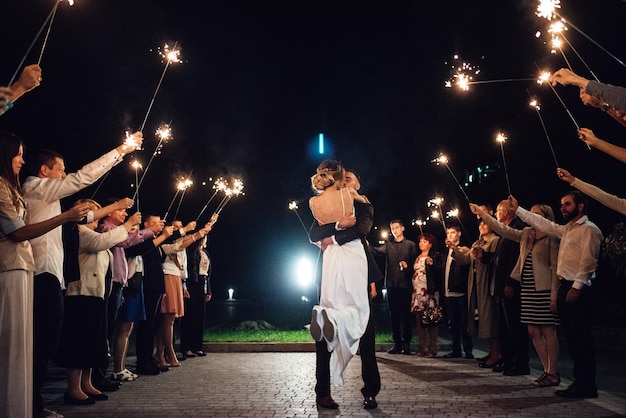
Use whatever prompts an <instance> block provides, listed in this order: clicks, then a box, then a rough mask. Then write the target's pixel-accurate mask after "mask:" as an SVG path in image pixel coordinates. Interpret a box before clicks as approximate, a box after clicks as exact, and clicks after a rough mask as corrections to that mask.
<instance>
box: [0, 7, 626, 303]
mask: <svg viewBox="0 0 626 418" xmlns="http://www.w3.org/2000/svg"><path fill="white" fill-rule="evenodd" d="M537 3H538V2H537V1H502V0H500V1H478V2H468V1H462V0H455V1H436V2H422V1H402V2H400V1H385V2H382V1H379V2H345V1H333V2H319V1H318V2H312V1H267V2H260V1H236V0H234V1H233V0H223V1H184V0H183V1H177V2H174V1H161V0H132V1H128V0H126V1H122V0H106V1H105V0H76V5H74V6H73V7H69V6H68V4H67V3H66V2H63V3H61V5H60V7H59V10H58V13H57V16H56V19H55V21H54V25H53V27H52V31H51V33H50V38H49V41H48V45H47V47H46V49H45V52H44V55H43V61H42V63H41V66H42V68H43V83H42V85H41V86H40V87H39V88H37V89H36V90H35V91H33V92H31V93H28V94H27V95H26V96H24V97H23V98H22V99H20V100H19V101H18V102H17V103H16V105H15V107H14V109H12V110H11V111H10V112H8V113H7V114H5V115H3V116H2V117H0V129H5V130H11V131H13V132H15V133H17V134H18V135H19V136H20V137H21V138H22V139H23V140H24V141H25V143H26V145H27V149H26V156H25V157H26V160H27V161H28V159H29V158H28V157H29V153H31V152H33V151H35V150H36V149H38V148H40V147H46V148H52V149H55V150H57V151H59V152H61V153H62V154H63V155H64V157H65V159H66V166H67V169H68V172H71V171H74V170H76V169H78V168H80V166H82V165H83V164H85V163H87V162H89V161H91V160H92V159H94V158H96V157H98V156H99V155H101V154H102V153H104V152H106V151H108V150H110V149H112V148H114V147H115V146H117V145H118V144H119V143H120V142H121V140H122V138H123V136H124V131H125V130H127V129H130V130H134V129H138V128H139V126H140V125H141V122H142V121H143V118H144V116H145V114H146V111H147V108H148V105H149V103H150V99H151V98H152V95H153V93H154V90H155V88H156V85H157V82H158V80H159V77H160V76H161V73H162V71H163V68H164V64H163V62H162V61H161V59H160V57H159V56H158V54H157V52H156V49H157V47H159V46H162V45H163V44H164V43H170V44H171V45H172V44H174V43H175V42H177V43H178V45H179V47H180V49H181V54H182V58H183V60H184V62H183V63H181V64H175V65H174V64H173V65H172V66H170V67H169V68H168V71H167V74H166V76H165V78H164V81H163V84H162V87H161V89H160V91H159V94H158V96H157V98H156V100H155V103H154V107H153V109H152V111H151V113H150V117H149V119H148V121H147V124H146V127H145V129H144V137H145V142H144V144H145V147H144V148H145V150H144V151H142V152H138V153H136V156H137V157H138V158H139V159H140V160H141V161H142V163H143V164H144V165H145V164H146V163H147V161H148V160H149V158H150V155H151V153H152V151H153V150H154V148H155V146H156V143H157V140H156V138H155V136H154V135H153V132H154V131H155V130H156V128H157V127H158V125H159V124H161V123H166V122H169V121H172V129H173V131H174V139H173V141H172V142H171V143H167V144H165V145H164V147H163V151H162V154H161V155H158V156H157V157H156V158H155V160H154V161H153V163H152V166H151V167H150V171H149V172H148V175H147V176H146V180H145V182H144V184H143V185H142V187H141V189H140V209H141V211H142V212H143V213H146V212H149V211H156V212H157V213H161V214H164V212H165V210H166V208H167V206H168V204H169V202H170V201H171V199H172V197H173V196H174V193H175V181H176V178H177V177H179V176H182V175H186V174H188V173H189V172H190V171H191V170H193V172H192V178H193V180H194V186H193V187H192V188H190V189H189V190H188V192H187V193H186V195H185V199H184V201H183V203H182V206H181V211H180V215H181V217H182V219H183V220H184V221H187V220H192V219H194V218H195V217H196V216H197V214H198V213H199V211H200V209H201V208H202V206H203V205H204V203H205V202H206V200H207V199H208V197H209V196H210V195H211V194H212V190H211V189H210V186H211V184H212V183H208V186H204V187H203V186H201V183H202V181H206V180H207V179H208V178H209V177H212V178H214V179H215V178H217V177H219V176H224V177H227V178H233V177H240V178H242V180H243V181H244V184H245V190H244V191H245V196H241V197H239V198H237V199H233V200H232V201H231V202H230V203H229V204H228V206H226V209H225V210H224V211H223V213H222V216H221V218H220V220H219V222H218V223H217V224H216V226H215V229H214V231H213V232H211V235H210V251H211V255H212V258H213V267H214V270H213V276H212V284H213V288H214V294H215V295H216V298H218V299H223V298H225V297H226V289H227V288H229V287H233V288H235V292H236V294H235V296H236V297H238V298H245V299H259V298H275V297H278V296H279V295H285V294H286V295H288V296H289V297H292V296H296V295H297V294H299V293H298V292H300V290H299V289H297V287H296V286H295V285H294V284H293V281H294V280H293V279H294V274H293V273H292V265H293V264H294V263H295V260H296V259H297V258H298V257H299V256H301V255H303V254H306V255H308V256H311V257H313V258H315V257H316V254H317V252H316V248H315V247H313V246H312V245H310V244H309V243H308V241H307V237H306V236H305V234H304V231H303V229H302V226H301V225H300V223H299V221H298V218H297V217H296V215H295V214H294V213H292V212H290V211H289V209H288V203H289V202H290V201H292V200H297V201H299V206H300V208H299V214H300V215H301V217H302V219H303V220H304V222H305V224H306V225H307V227H308V226H309V225H310V223H311V222H312V217H311V214H310V212H309V210H308V204H307V199H308V197H309V196H310V195H311V189H310V182H309V177H310V176H311V175H312V174H313V173H314V170H315V167H316V166H317V164H318V163H319V161H321V160H322V159H324V158H330V157H332V158H337V159H340V160H341V161H343V162H344V163H345V165H347V166H349V167H352V168H353V169H355V170H356V171H357V172H358V173H359V174H360V175H361V177H362V183H363V189H362V192H363V193H365V194H367V195H368V197H369V198H370V200H371V201H372V202H373V203H374V206H375V208H376V216H375V222H376V225H378V226H379V227H381V228H384V227H385V225H386V224H387V223H388V221H389V220H391V219H394V218H400V219H403V220H404V221H405V222H406V224H407V231H406V233H407V236H408V237H409V238H410V239H415V238H416V236H417V233H418V230H417V229H416V228H414V227H411V226H410V223H411V220H412V219H415V218H418V217H422V218H425V217H426V216H427V215H428V214H429V210H428V208H427V207H426V202H427V201H428V199H430V198H432V197H434V196H435V195H441V196H443V197H444V198H445V199H446V201H447V202H449V204H450V207H451V206H457V207H459V208H460V209H461V211H462V214H463V215H462V220H463V223H464V225H465V227H466V228H467V229H468V230H469V231H470V234H471V235H472V237H471V238H472V240H473V239H474V238H475V235H474V234H475V232H474V231H475V229H476V228H475V221H474V220H473V218H472V216H471V214H469V209H468V208H467V203H466V202H465V200H464V198H463V196H462V194H461V193H460V192H459V190H458V188H457V186H456V184H455V183H454V180H453V179H452V177H451V176H450V175H449V173H448V172H447V170H446V169H445V167H441V166H439V167H438V166H436V165H435V164H432V163H431V160H432V159H433V158H435V157H436V156H437V155H438V153H439V152H444V153H445V154H446V155H447V156H448V158H449V160H450V167H451V169H452V170H453V171H454V172H455V174H456V175H457V177H458V178H459V179H461V180H463V179H464V178H465V174H464V173H465V172H466V171H467V170H470V169H472V168H474V167H476V166H484V165H488V164H490V165H496V164H499V165H502V156H501V152H500V148H499V146H498V144H497V143H496V142H495V139H494V138H495V134H496V132H497V131H498V130H502V131H503V132H505V133H506V134H507V136H508V141H507V143H506V144H505V145H504V147H505V148H504V149H505V156H506V162H507V165H508V172H509V177H510V183H511V189H512V192H513V194H514V195H515V196H516V197H518V198H519V200H520V202H521V204H522V205H523V206H525V207H529V206H530V205H532V204H533V203H536V202H545V203H548V204H550V205H551V206H552V207H553V208H555V210H556V209H558V200H559V197H560V195H561V194H562V193H563V192H564V191H566V190H567V189H568V187H567V185H566V184H565V183H563V182H560V181H559V180H558V179H557V178H556V175H555V168H556V167H555V164H554V160H553V158H552V154H551V153H550V150H549V147H548V143H547V141H546V138H545V135H544V133H543V130H542V128H541V125H540V123H539V119H538V117H537V115H536V112H535V111H534V110H533V109H532V108H530V107H529V106H528V102H529V98H528V97H529V96H528V95H529V93H530V94H536V95H537V96H538V98H539V99H540V101H541V105H542V110H541V112H542V116H543V118H544V121H545V123H546V127H547V130H548V133H549V135H550V138H551V140H552V144H553V146H554V149H555V153H556V157H557V159H558V161H559V164H560V165H561V166H562V167H564V168H567V169H568V170H570V171H571V172H572V173H573V174H574V175H576V176H578V177H580V178H582V179H583V180H586V181H589V182H591V183H593V184H597V185H598V186H600V187H602V188H604V189H605V190H607V191H610V192H612V193H615V194H618V195H621V196H625V195H626V193H625V190H624V187H623V181H622V180H621V179H622V175H621V173H623V169H624V167H623V166H622V164H621V163H619V162H617V161H615V160H613V159H611V158H610V157H607V156H605V155H603V154H602V153H600V152H598V151H595V150H593V151H588V150H587V148H586V147H585V146H584V144H583V143H582V142H580V141H579V140H578V139H577V136H576V132H575V128H574V125H573V123H572V121H571V120H570V119H569V118H568V116H567V114H566V113H565V110H564V108H563V106H561V104H560V103H559V102H558V100H557V98H556V96H555V95H554V94H553V93H552V91H551V90H550V88H549V87H547V86H539V85H538V84H537V83H536V82H535V81H532V80H531V81H515V82H507V83H492V84H481V85H474V86H471V88H470V91H468V92H462V91H460V90H459V89H456V88H453V89H446V88H444V86H443V85H444V81H445V80H447V79H449V78H450V76H451V71H450V64H451V63H452V62H453V61H452V57H453V55H454V54H459V55H460V56H461V57H462V58H463V60H466V61H469V62H471V63H472V64H474V65H478V66H479V67H480V69H481V73H480V74H479V75H478V76H477V77H476V80H483V81H484V80H501V79H528V78H530V79H536V77H537V74H538V68H541V69H542V70H544V69H545V70H549V71H555V70H556V69H558V68H561V67H564V66H565V62H564V60H563V58H562V57H561V56H560V54H559V55H554V54H550V48H549V47H548V46H546V45H544V42H545V41H546V40H547V37H546V33H545V32H546V30H547V23H546V21H545V20H544V19H540V18H538V17H536V16H535V15H534V10H535V8H536V5H537ZM53 5H54V1H53V0H46V1H42V0H39V1H34V0H4V1H3V2H2V5H0V25H2V28H3V29H4V33H5V36H4V43H3V46H4V47H3V56H2V60H1V61H0V77H2V80H5V81H4V84H6V83H7V82H8V81H9V79H10V78H11V75H12V74H13V72H14V71H15V69H16V67H17V65H18V63H19V62H20V60H21V59H22V56H23V55H24V53H25V52H26V49H27V47H28V45H29V44H30V42H31V41H32V39H33V37H34V36H35V34H36V33H37V30H38V29H39V27H40V26H41V24H42V22H43V21H44V19H45V17H46V16H47V15H48V13H49V11H50V9H51V8H52V6H53ZM562 6H563V8H562V9H561V14H562V15H563V16H564V17H565V18H567V19H568V20H570V21H571V22H572V23H574V24H575V25H576V26H577V27H578V28H579V29H580V30H581V31H583V32H584V33H585V34H587V35H588V36H589V37H590V38H592V39H593V40H595V41H596V42H597V43H599V44H600V45H602V46H603V47H604V48H606V49H607V50H609V51H610V52H611V53H613V54H615V55H616V56H618V57H619V58H621V59H626V50H625V49H624V44H623V37H622V30H620V29H619V28H620V27H622V28H623V22H624V21H626V3H624V2H623V1H620V0H601V1H595V2H591V1H587V0H578V1H568V0H563V4H562ZM538 30H539V31H541V32H542V33H543V36H542V37H540V38H536V37H535V33H536V32H537V31H538ZM566 36H567V38H568V40H569V41H570V43H571V44H572V45H573V46H574V48H575V49H576V51H577V52H578V53H579V54H580V56H582V57H583V59H584V61H585V62H586V63H587V65H588V66H589V67H591V68H592V70H593V71H594V72H595V73H596V74H597V75H598V77H599V78H600V80H601V81H603V82H607V83H611V84H617V85H626V82H625V80H626V77H625V75H626V69H625V68H624V67H622V66H621V65H619V64H618V63H617V62H616V61H615V60H613V59H611V58H610V57H609V56H608V55H607V54H605V53H604V52H602V51H601V49H600V48H599V47H597V46H595V45H594V44H593V43H592V42H591V41H589V40H588V39H586V38H585V37H584V36H583V35H582V34H580V33H579V32H577V31H575V30H574V29H571V28H570V30H569V31H568V32H567V33H566ZM40 49H41V41H39V42H38V43H37V44H36V46H35V48H34V49H33V52H31V53H30V55H29V57H28V59H27V60H26V64H30V63H34V62H36V61H37V57H38V55H39V51H40ZM564 52H565V54H566V56H567V58H568V60H569V61H570V62H571V64H572V66H573V68H574V71H576V72H577V73H579V74H581V75H583V76H586V77H589V73H588V72H587V70H586V69H585V66H584V64H583V62H582V61H581V60H580V59H578V58H577V57H576V55H575V53H574V52H573V51H572V50H571V49H570V48H569V47H568V48H565V49H564ZM446 62H447V63H448V65H446ZM556 89H557V91H558V92H559V94H560V95H561V97H562V98H563V100H564V101H565V103H566V104H567V106H568V108H569V109H570V111H571V112H572V114H573V115H574V117H575V119H576V120H577V122H578V123H579V124H580V126H582V127H590V128H592V129H594V131H595V132H596V134H597V135H598V136H599V137H601V138H604V139H607V140H609V141H610V142H613V143H616V144H618V145H624V142H623V140H622V138H624V131H623V129H624V128H622V127H620V126H619V125H618V124H617V123H616V122H614V121H613V120H612V119H610V118H609V117H608V116H606V115H604V114H602V113H601V112H600V111H598V110H596V109H591V108H585V107H584V106H583V105H582V104H581V103H580V100H579V99H578V90H577V89H576V88H574V87H557V88H556ZM320 132H323V133H324V135H325V139H326V146H327V154H326V155H323V156H322V155H319V154H318V153H317V138H318V134H319V133H320ZM131 160H132V158H128V157H127V158H126V159H125V161H124V162H123V163H122V164H121V165H119V166H118V167H116V168H115V169H114V170H113V171H112V173H111V175H110V176H108V178H107V179H106V181H105V182H104V183H102V186H101V188H100V190H99V191H98V193H97V195H96V197H95V198H96V200H103V199H104V198H105V197H107V196H124V195H127V196H132V194H133V192H134V189H132V188H131V184H133V183H134V170H133V169H132V168H131V167H130V165H129V162H130V161H131ZM22 174H23V176H22V177H25V175H26V172H24V173H22ZM94 190H95V187H94V186H92V187H90V188H88V189H86V190H85V191H84V192H82V193H80V194H79V195H77V197H89V196H91V194H92V193H93V191H94ZM467 194H468V195H469V196H470V199H472V200H473V201H476V202H483V201H491V202H493V203H496V202H497V201H499V200H501V199H503V198H505V197H506V195H507V186H506V181H505V173H504V171H503V170H502V169H500V170H498V171H497V172H496V173H495V174H494V175H493V176H492V177H491V178H489V179H487V181H486V182H485V183H483V184H481V185H476V186H470V187H469V188H468V189H467ZM73 200H74V199H73V198H71V199H70V200H69V201H68V202H67V203H68V204H71V203H72V201H73ZM216 203H217V202H215V201H214V202H213V203H212V204H211V206H210V208H209V213H207V216H206V217H205V218H203V219H202V220H204V221H206V220H208V215H209V214H210V212H211V209H212V208H213V207H214V205H215V204H216ZM557 213H558V211H557ZM590 217H591V219H592V220H594V221H596V223H597V224H598V225H599V226H600V227H601V228H602V230H603V232H604V233H605V234H606V233H608V232H609V231H610V230H611V227H612V225H613V224H614V223H615V222H617V221H620V220H621V219H620V216H618V215H617V214H615V213H613V212H611V211H610V210H608V209H605V208H603V207H601V206H600V205H599V204H595V203H594V204H592V205H591V214H590ZM202 220H201V221H202ZM426 230H428V231H431V232H434V233H436V234H438V235H439V236H440V237H442V233H443V229H442V228H441V226H440V225H439V224H436V223H429V224H428V225H427V226H426ZM370 238H371V239H377V234H375V233H373V234H372V236H371V237H370Z"/></svg>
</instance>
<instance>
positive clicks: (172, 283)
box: [155, 221, 212, 367]
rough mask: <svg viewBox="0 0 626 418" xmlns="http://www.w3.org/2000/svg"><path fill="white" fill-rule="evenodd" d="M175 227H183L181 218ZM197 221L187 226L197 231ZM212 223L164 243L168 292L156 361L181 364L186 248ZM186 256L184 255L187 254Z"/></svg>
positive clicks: (188, 228) (204, 232)
mask: <svg viewBox="0 0 626 418" xmlns="http://www.w3.org/2000/svg"><path fill="white" fill-rule="evenodd" d="M172 226H173V227H174V230H175V231H176V230H181V229H183V223H182V222H181V221H174V222H172ZM195 227H196V222H195V221H192V222H190V223H189V224H187V226H186V227H185V229H186V230H189V231H193V230H194V229H195ZM211 227H212V224H211V225H210V226H209V224H207V225H205V226H204V227H203V228H202V229H200V230H198V231H196V232H195V233H193V234H191V235H185V236H183V237H181V238H179V239H178V240H176V241H175V242H174V243H172V244H163V245H162V246H161V248H162V250H163V253H164V254H165V260H164V261H163V272H164V274H165V275H164V280H165V294H164V295H163V299H162V301H161V332H160V334H159V335H157V348H156V354H155V357H156V361H157V363H159V364H161V365H163V366H165V367H179V366H180V362H179V361H178V359H177V358H176V352H175V351H174V321H175V320H176V318H180V317H182V316H184V315H185V306H184V301H183V298H184V295H183V293H187V289H186V286H184V285H183V277H185V278H186V277H187V273H186V262H187V260H186V254H185V256H183V254H184V253H185V250H186V249H187V247H189V246H190V245H191V244H193V243H194V242H196V241H197V240H199V239H201V238H204V236H205V235H207V234H208V233H209V230H210V228H211ZM183 257H184V258H183Z"/></svg>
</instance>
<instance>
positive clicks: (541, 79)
mask: <svg viewBox="0 0 626 418" xmlns="http://www.w3.org/2000/svg"><path fill="white" fill-rule="evenodd" d="M551 75H552V74H550V72H549V71H544V72H542V73H541V74H540V75H539V78H538V79H537V84H539V85H542V84H543V83H545V82H547V81H548V80H549V79H550V76H551Z"/></svg>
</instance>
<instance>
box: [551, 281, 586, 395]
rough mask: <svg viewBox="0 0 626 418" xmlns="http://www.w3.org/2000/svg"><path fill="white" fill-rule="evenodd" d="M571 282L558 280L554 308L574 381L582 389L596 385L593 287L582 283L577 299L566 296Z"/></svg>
mask: <svg viewBox="0 0 626 418" xmlns="http://www.w3.org/2000/svg"><path fill="white" fill-rule="evenodd" d="M572 284H573V282H571V281H568V280H561V286H560V287H559V295H558V299H557V310H558V312H559V317H560V319H561V330H562V331H563V335H564V336H565V342H566V343H567V348H568V349H569V351H570V355H571V356H572V361H573V363H574V384H575V385H576V387H577V388H580V389H581V390H586V389H595V388H596V351H595V345H594V342H593V334H592V333H591V321H592V315H593V302H594V291H593V290H592V288H590V287H587V286H585V287H584V288H583V289H582V290H581V291H580V298H579V299H578V301H576V302H567V301H566V300H565V298H566V296H567V292H569V290H570V289H571V287H572Z"/></svg>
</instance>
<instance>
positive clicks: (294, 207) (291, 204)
mask: <svg viewBox="0 0 626 418" xmlns="http://www.w3.org/2000/svg"><path fill="white" fill-rule="evenodd" d="M297 209H298V202H296V201H295V200H294V201H291V202H289V210H297Z"/></svg>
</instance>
